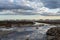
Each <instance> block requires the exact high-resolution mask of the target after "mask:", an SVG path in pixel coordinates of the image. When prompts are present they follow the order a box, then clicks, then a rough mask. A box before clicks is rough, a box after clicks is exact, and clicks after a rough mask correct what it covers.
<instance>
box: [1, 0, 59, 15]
mask: <svg viewBox="0 0 60 40" xmlns="http://www.w3.org/2000/svg"><path fill="white" fill-rule="evenodd" d="M52 2H57V4H58V5H57V7H56V8H55V7H54V6H56V4H54V3H52ZM49 3H50V4H49ZM51 3H52V4H51ZM48 4H49V5H48ZM7 5H9V6H11V7H12V6H13V8H14V7H15V6H20V9H19V10H20V11H19V10H18V11H17V10H16V11H14V12H18V13H20V14H27V13H28V14H29V15H30V13H31V14H34V13H35V14H36V15H39V14H43V15H45V14H49V15H51V14H52V15H58V14H59V10H60V1H59V0H0V6H7ZM49 7H52V9H50V8H49ZM26 9H29V10H26ZM30 9H33V10H30ZM3 12H4V11H3ZM11 12H13V11H11Z"/></svg>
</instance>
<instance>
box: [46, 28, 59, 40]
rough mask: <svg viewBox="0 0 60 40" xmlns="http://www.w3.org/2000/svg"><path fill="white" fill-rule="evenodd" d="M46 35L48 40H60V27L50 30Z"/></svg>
mask: <svg viewBox="0 0 60 40" xmlns="http://www.w3.org/2000/svg"><path fill="white" fill-rule="evenodd" d="M46 35H47V40H60V27H53V28H50V29H49V30H48V31H47V33H46Z"/></svg>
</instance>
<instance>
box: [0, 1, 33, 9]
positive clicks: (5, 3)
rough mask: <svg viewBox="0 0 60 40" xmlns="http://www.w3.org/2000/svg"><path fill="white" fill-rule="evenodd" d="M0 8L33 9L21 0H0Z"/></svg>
mask: <svg viewBox="0 0 60 40" xmlns="http://www.w3.org/2000/svg"><path fill="white" fill-rule="evenodd" d="M0 9H24V10H33V8H32V7H29V6H27V5H25V4H23V3H22V1H20V3H19V0H17V1H16V0H14V1H13V2H12V0H10V1H9V0H2V1H1V0H0Z"/></svg>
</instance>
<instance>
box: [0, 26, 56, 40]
mask: <svg viewBox="0 0 60 40" xmlns="http://www.w3.org/2000/svg"><path fill="white" fill-rule="evenodd" d="M51 27H56V26H51V25H45V26H41V27H38V29H36V27H21V28H13V29H14V32H13V33H10V34H8V35H6V36H4V37H2V38H1V40H26V39H29V40H46V35H45V34H46V32H47V30H48V29H50V28H51ZM9 30H10V29H9ZM11 30H12V29H11Z"/></svg>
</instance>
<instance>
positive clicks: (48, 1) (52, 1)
mask: <svg viewBox="0 0 60 40" xmlns="http://www.w3.org/2000/svg"><path fill="white" fill-rule="evenodd" d="M41 1H42V2H43V3H44V5H45V7H48V8H50V9H55V8H60V0H41Z"/></svg>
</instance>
